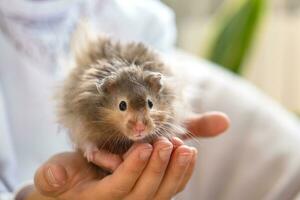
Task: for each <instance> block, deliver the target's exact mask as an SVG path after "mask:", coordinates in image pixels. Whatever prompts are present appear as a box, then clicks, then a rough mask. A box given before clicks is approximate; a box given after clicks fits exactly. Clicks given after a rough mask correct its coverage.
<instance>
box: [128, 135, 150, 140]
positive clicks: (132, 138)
mask: <svg viewBox="0 0 300 200" xmlns="http://www.w3.org/2000/svg"><path fill="white" fill-rule="evenodd" d="M147 136H148V133H136V134H133V135H131V136H129V139H131V140H133V141H135V142H136V141H141V140H143V139H145V138H146V137H147Z"/></svg>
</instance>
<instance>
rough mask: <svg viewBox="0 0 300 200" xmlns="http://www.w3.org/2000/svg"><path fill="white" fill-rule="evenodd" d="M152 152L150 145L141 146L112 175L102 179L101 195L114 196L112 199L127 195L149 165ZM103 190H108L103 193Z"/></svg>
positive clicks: (99, 186)
mask: <svg viewBox="0 0 300 200" xmlns="http://www.w3.org/2000/svg"><path fill="white" fill-rule="evenodd" d="M152 150H153V148H152V146H151V145H150V144H139V145H138V146H137V147H136V148H135V149H134V150H133V151H132V152H131V153H130V154H129V155H128V156H127V158H126V159H125V160H124V162H123V163H122V164H121V165H120V166H119V167H118V168H117V169H116V170H115V172H114V173H113V174H112V175H110V176H107V177H105V178H104V179H102V181H101V182H100V183H99V185H98V188H99V190H98V191H99V192H100V194H101V195H103V193H105V194H107V195H108V196H111V195H112V199H120V198H121V199H122V198H123V197H124V196H125V195H127V194H128V193H129V192H130V191H131V190H132V188H133V187H134V185H135V184H136V182H137V180H138V178H139V177H140V175H141V174H142V172H143V170H144V168H145V166H146V165H147V163H148V160H149V158H150V156H151V153H152ZM104 186H105V187H104ZM102 188H107V189H106V190H105V191H103V190H102Z"/></svg>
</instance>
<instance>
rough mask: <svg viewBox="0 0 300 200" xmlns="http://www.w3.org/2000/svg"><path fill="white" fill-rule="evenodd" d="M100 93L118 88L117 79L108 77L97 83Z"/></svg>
mask: <svg viewBox="0 0 300 200" xmlns="http://www.w3.org/2000/svg"><path fill="white" fill-rule="evenodd" d="M96 87H97V90H98V91H99V93H103V92H104V93H110V92H112V91H114V89H115V88H116V80H115V79H114V78H113V77H106V78H104V79H102V80H100V81H99V82H98V83H96Z"/></svg>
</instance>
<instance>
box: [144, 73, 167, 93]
mask: <svg viewBox="0 0 300 200" xmlns="http://www.w3.org/2000/svg"><path fill="white" fill-rule="evenodd" d="M144 80H145V81H146V83H147V84H148V85H149V86H150V88H151V89H152V90H153V91H155V92H160V91H161V90H162V88H163V75H162V74H161V73H159V72H146V74H145V77H144Z"/></svg>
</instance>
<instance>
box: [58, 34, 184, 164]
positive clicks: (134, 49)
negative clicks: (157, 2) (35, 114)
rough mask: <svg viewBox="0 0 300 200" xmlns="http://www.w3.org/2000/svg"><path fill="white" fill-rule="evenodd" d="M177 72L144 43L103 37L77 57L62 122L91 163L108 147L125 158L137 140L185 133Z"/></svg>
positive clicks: (61, 110) (62, 100)
mask: <svg viewBox="0 0 300 200" xmlns="http://www.w3.org/2000/svg"><path fill="white" fill-rule="evenodd" d="M171 80H172V73H171V71H170V69H169V67H168V66H167V65H166V64H165V63H164V62H163V61H162V60H161V59H160V57H159V56H158V54H156V53H155V52H154V51H153V50H151V49H150V48H149V47H147V46H146V45H144V44H142V43H135V42H131V43H120V42H117V41H113V40H111V39H110V38H109V37H103V36H100V37H98V38H97V39H95V40H94V41H91V42H88V44H87V45H86V48H84V49H82V51H79V52H78V53H77V56H76V58H75V67H74V68H73V69H72V71H71V73H70V74H69V76H68V77H67V78H66V80H65V81H64V84H63V87H62V89H61V91H60V94H59V95H58V98H59V102H60V103H59V113H58V115H59V122H60V123H61V125H63V127H65V128H67V129H68V132H69V135H70V138H71V140H72V141H73V142H74V144H75V146H76V148H78V149H79V150H81V151H82V152H83V153H84V155H85V156H86V157H87V159H88V160H89V161H92V160H93V153H94V152H95V151H97V150H98V149H104V150H107V151H109V152H112V153H117V154H122V153H124V152H126V151H127V150H128V148H130V146H131V145H132V144H133V142H135V141H152V140H153V139H155V138H156V137H157V136H166V137H170V136H171V135H173V134H174V133H176V132H180V130H182V129H181V128H182V127H181V124H180V120H179V118H178V116H177V114H176V113H177V112H176V106H175V102H176V101H177V100H178V99H179V98H178V96H177V93H176V92H175V91H176V88H174V87H172V81H171Z"/></svg>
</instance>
